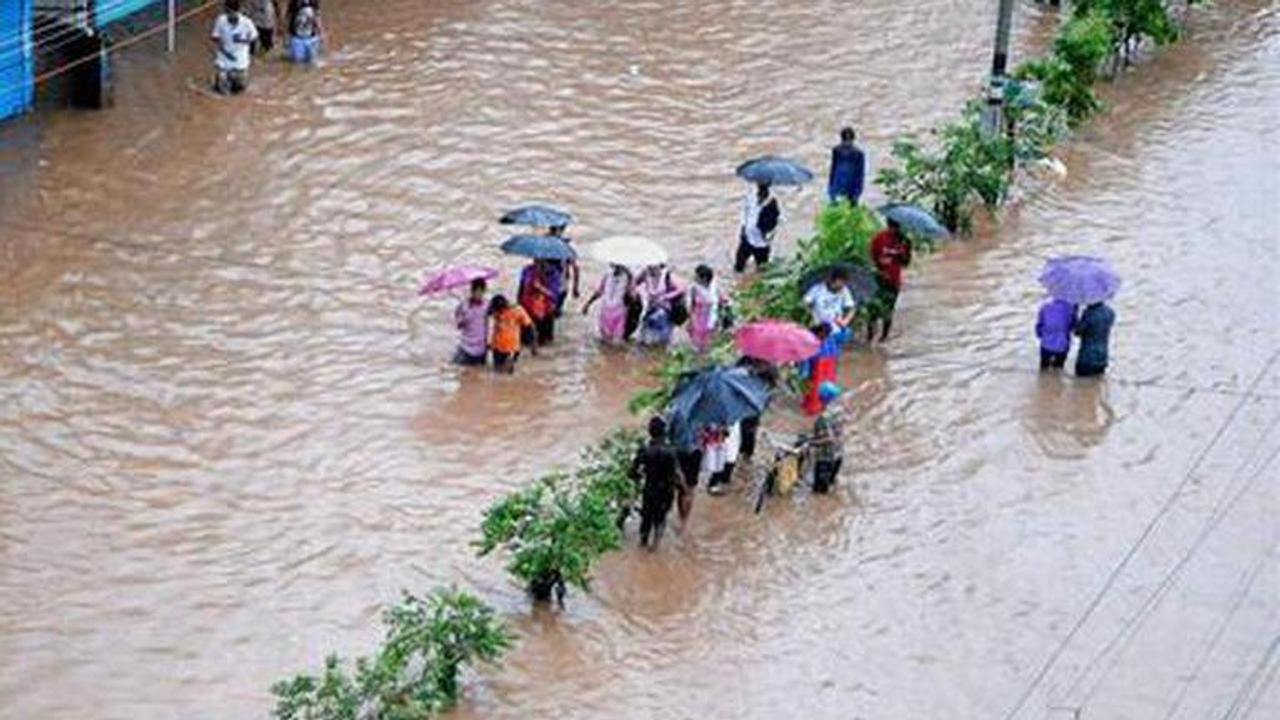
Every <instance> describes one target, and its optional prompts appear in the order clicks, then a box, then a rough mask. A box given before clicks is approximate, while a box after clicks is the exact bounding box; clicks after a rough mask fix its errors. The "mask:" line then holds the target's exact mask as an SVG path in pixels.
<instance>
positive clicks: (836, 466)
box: [811, 382, 844, 494]
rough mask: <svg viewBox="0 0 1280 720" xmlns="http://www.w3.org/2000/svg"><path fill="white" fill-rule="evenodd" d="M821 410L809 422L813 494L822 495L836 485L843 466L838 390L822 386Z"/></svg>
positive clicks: (842, 435)
mask: <svg viewBox="0 0 1280 720" xmlns="http://www.w3.org/2000/svg"><path fill="white" fill-rule="evenodd" d="M819 392H820V393H821V396H822V403H823V405H825V408H824V409H823V411H822V414H821V415H819V416H818V419H817V420H815V421H814V422H813V440H812V441H811V443H812V444H813V457H814V464H813V491H814V492H815V493H819V494H825V493H826V492H827V491H829V490H830V489H831V486H832V485H835V484H836V478H837V477H838V476H839V475H840V467H841V466H842V465H843V464H844V410H843V408H841V407H840V404H839V403H837V402H836V400H837V399H838V398H839V397H840V392H841V391H840V387H839V386H838V385H836V384H835V383H829V382H828V383H823V384H822V388H821V389H820V391H819Z"/></svg>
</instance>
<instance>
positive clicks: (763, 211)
mask: <svg viewBox="0 0 1280 720" xmlns="http://www.w3.org/2000/svg"><path fill="white" fill-rule="evenodd" d="M781 218H782V212H781V211H780V210H779V209H778V199H777V198H772V197H771V198H769V202H767V203H765V206H764V207H762V208H760V215H759V216H758V217H757V218H756V228H757V229H758V230H759V231H760V234H761V235H764V236H765V237H769V235H770V234H771V233H773V231H774V230H777V229H778V220H780V219H781Z"/></svg>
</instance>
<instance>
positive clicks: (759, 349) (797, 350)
mask: <svg viewBox="0 0 1280 720" xmlns="http://www.w3.org/2000/svg"><path fill="white" fill-rule="evenodd" d="M737 341H738V349H739V350H741V351H742V354H743V355H746V356H747V357H753V358H756V359H758V360H767V361H769V362H774V363H792V362H801V361H803V360H808V359H809V358H811V357H813V356H814V355H816V354H817V352H818V348H820V347H822V341H821V340H819V339H818V336H816V335H814V334H813V333H811V332H809V331H808V330H807V329H805V328H803V327H801V326H799V325H797V324H795V323H793V322H784V321H781V320H765V321H764V322H757V323H751V324H750V325H744V326H743V327H742V329H741V330H739V331H738V336H737Z"/></svg>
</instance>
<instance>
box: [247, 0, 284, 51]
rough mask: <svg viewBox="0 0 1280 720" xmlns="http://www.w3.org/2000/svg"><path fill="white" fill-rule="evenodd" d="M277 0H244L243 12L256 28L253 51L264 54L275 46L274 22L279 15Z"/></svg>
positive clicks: (275, 22)
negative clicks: (256, 38)
mask: <svg viewBox="0 0 1280 720" xmlns="http://www.w3.org/2000/svg"><path fill="white" fill-rule="evenodd" d="M278 3H279V0H246V6H245V14H247V15H248V16H249V19H250V20H252V21H253V26H254V27H255V28H257V30H258V41H257V42H256V43H254V44H253V52H254V53H255V54H258V55H266V54H267V53H269V52H271V50H272V49H273V48H275V38H276V24H277V19H278V18H279V17H280V7H279V5H278Z"/></svg>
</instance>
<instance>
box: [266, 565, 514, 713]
mask: <svg viewBox="0 0 1280 720" xmlns="http://www.w3.org/2000/svg"><path fill="white" fill-rule="evenodd" d="M383 622H384V623H385V624H386V627H387V630H386V636H385V637H384V639H383V643H382V646H381V647H380V648H379V650H378V652H377V654H375V655H373V656H372V657H362V658H359V659H357V660H356V662H355V669H354V674H352V675H349V674H348V673H347V671H346V670H344V669H343V666H342V661H341V660H340V659H339V658H338V657H337V656H336V655H331V656H329V657H328V658H326V660H325V667H324V671H323V672H322V673H321V674H320V676H319V677H316V676H312V675H298V676H297V677H294V678H293V679H291V680H285V681H281V682H279V683H276V684H275V686H273V687H272V689H271V691H272V693H274V694H275V696H276V707H275V710H274V713H273V714H274V716H275V717H276V718H278V719H279V720H365V719H366V718H367V719H371V720H409V719H410V718H412V719H414V720H422V719H423V718H429V717H433V716H435V715H437V714H439V713H441V712H443V711H445V710H448V709H449V708H451V707H453V706H454V705H455V704H457V702H458V693H459V687H458V677H459V675H460V673H461V672H462V669H463V668H464V667H466V666H468V665H471V664H472V663H474V662H476V661H480V662H487V663H492V662H496V661H497V660H498V659H499V658H500V657H501V656H502V655H503V653H505V652H506V651H507V650H508V649H509V648H510V647H511V644H512V642H513V636H512V634H511V633H510V631H509V630H508V629H507V627H506V625H505V623H503V622H502V621H501V620H500V619H498V618H497V616H496V615H495V614H494V612H493V609H492V608H490V607H489V606H487V605H485V604H484V603H483V602H481V601H480V600H478V599H477V598H475V597H474V596H472V595H470V594H467V593H464V592H459V591H456V590H438V591H436V592H434V593H432V594H431V595H430V596H428V597H427V598H426V599H425V600H424V599H422V598H418V597H416V596H414V595H410V594H408V593H405V595H404V598H403V600H402V601H401V602H400V604H399V605H396V606H394V607H392V608H390V609H388V610H387V611H386V612H385V613H384V614H383Z"/></svg>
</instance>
